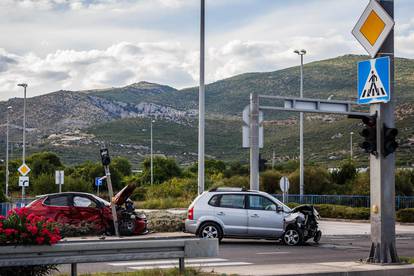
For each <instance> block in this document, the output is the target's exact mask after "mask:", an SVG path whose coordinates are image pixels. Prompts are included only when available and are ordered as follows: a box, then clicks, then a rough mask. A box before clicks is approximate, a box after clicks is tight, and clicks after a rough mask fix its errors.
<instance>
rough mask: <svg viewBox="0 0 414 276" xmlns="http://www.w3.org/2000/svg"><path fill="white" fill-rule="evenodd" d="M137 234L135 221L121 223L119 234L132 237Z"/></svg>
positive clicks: (127, 220) (125, 220) (122, 221)
mask: <svg viewBox="0 0 414 276" xmlns="http://www.w3.org/2000/svg"><path fill="white" fill-rule="evenodd" d="M134 233H135V220H132V219H123V220H121V221H120V223H119V234H121V235H122V236H132V235H133V234H134Z"/></svg>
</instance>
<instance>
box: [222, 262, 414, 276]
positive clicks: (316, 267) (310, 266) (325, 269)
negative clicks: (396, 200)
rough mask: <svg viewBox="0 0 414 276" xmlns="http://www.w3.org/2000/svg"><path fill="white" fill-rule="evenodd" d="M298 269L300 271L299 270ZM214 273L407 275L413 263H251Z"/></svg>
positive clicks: (413, 272)
mask: <svg viewBox="0 0 414 276" xmlns="http://www.w3.org/2000/svg"><path fill="white" fill-rule="evenodd" d="M299 270H300V272H299ZM214 272H216V273H227V274H236V275H241V276H243V275H244V276H247V275H249V276H250V275H252V276H253V275H254V276H408V275H414V265H412V264H404V265H379V264H378V265H376V264H364V263H356V262H332V263H304V264H285V265H283V266H274V265H253V266H248V267H226V268H215V269H214Z"/></svg>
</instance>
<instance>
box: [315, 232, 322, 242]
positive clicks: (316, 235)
mask: <svg viewBox="0 0 414 276" xmlns="http://www.w3.org/2000/svg"><path fill="white" fill-rule="evenodd" d="M321 237H322V232H321V230H318V231H317V232H316V234H315V237H313V241H314V242H315V243H319V241H320V240H321Z"/></svg>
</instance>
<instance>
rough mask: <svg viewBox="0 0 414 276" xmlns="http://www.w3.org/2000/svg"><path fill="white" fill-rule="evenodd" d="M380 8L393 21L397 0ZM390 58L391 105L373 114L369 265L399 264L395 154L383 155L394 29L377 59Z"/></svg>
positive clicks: (385, 0) (390, 117) (374, 108)
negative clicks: (374, 152)
mask: <svg viewBox="0 0 414 276" xmlns="http://www.w3.org/2000/svg"><path fill="white" fill-rule="evenodd" d="M379 3H380V5H381V6H382V7H383V8H384V9H385V10H386V11H387V13H388V14H389V15H390V16H391V17H392V18H394V1H393V0H380V1H379ZM384 56H389V58H390V95H391V100H390V101H389V102H388V103H375V104H372V105H371V107H370V112H371V114H375V113H376V114H377V139H378V140H377V145H378V149H377V150H378V155H377V156H375V155H372V154H371V156H370V179H371V184H370V185H371V187H370V188H371V242H372V243H371V250H370V253H369V258H368V261H369V262H373V263H396V262H399V259H398V255H397V249H396V246H395V153H392V154H389V155H388V156H387V157H384V155H383V147H382V145H383V143H384V135H383V127H384V124H385V125H386V126H387V127H390V128H393V127H394V125H395V119H394V105H395V100H394V98H395V94H394V30H392V31H391V33H390V34H389V35H388V37H387V39H386V40H385V42H384V43H383V45H382V47H381V48H380V50H379V52H378V54H377V57H384Z"/></svg>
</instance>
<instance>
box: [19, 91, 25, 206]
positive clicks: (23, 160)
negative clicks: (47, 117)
mask: <svg viewBox="0 0 414 276" xmlns="http://www.w3.org/2000/svg"><path fill="white" fill-rule="evenodd" d="M17 86H21V87H23V89H24V98H23V153H22V164H25V163H26V89H27V83H19V84H18V85H17ZM22 200H24V186H22Z"/></svg>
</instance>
